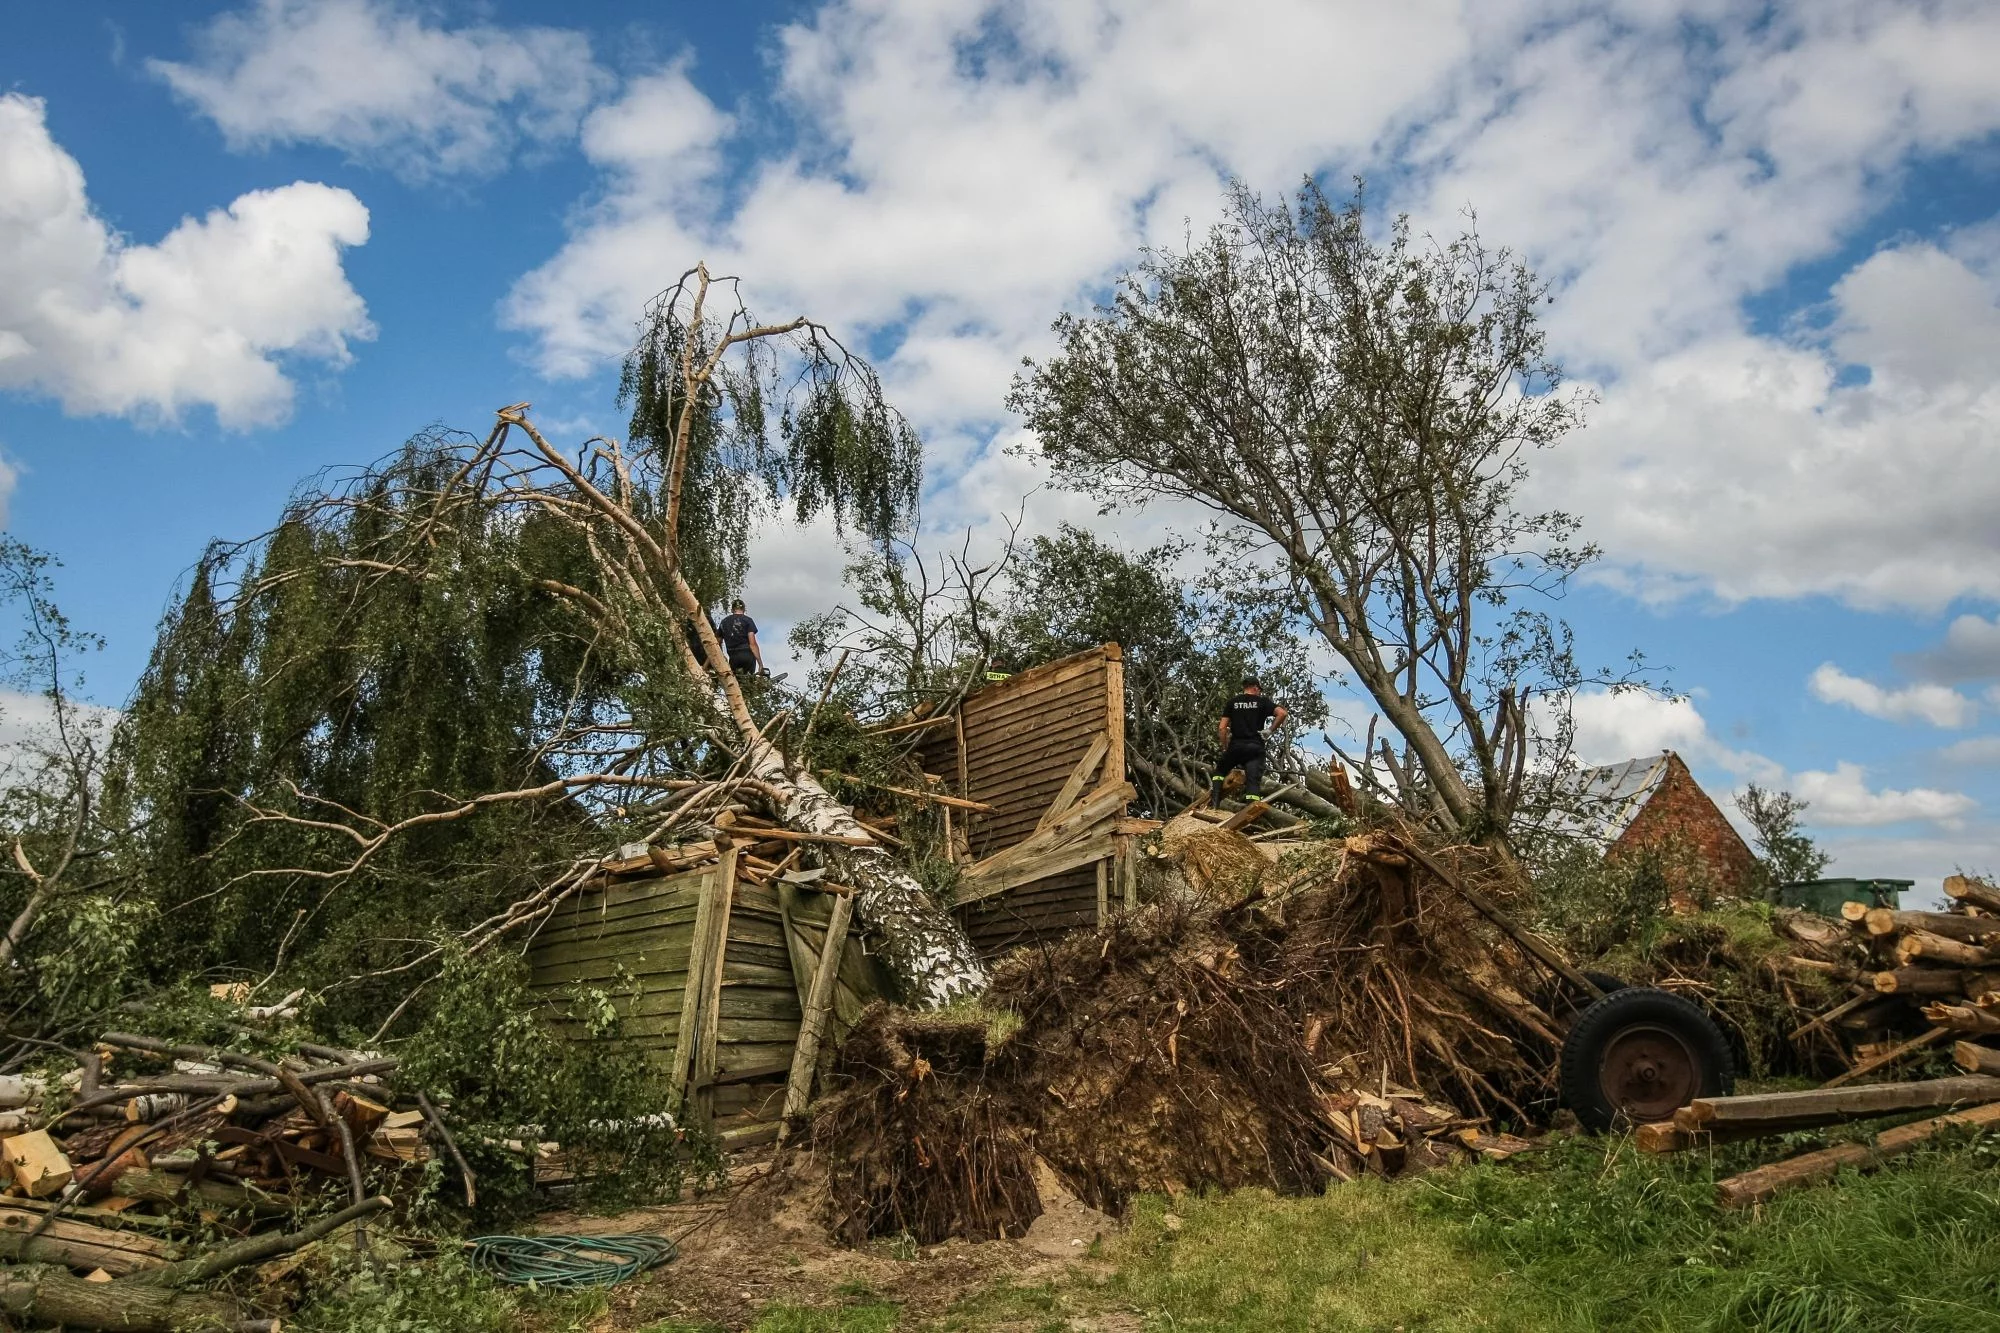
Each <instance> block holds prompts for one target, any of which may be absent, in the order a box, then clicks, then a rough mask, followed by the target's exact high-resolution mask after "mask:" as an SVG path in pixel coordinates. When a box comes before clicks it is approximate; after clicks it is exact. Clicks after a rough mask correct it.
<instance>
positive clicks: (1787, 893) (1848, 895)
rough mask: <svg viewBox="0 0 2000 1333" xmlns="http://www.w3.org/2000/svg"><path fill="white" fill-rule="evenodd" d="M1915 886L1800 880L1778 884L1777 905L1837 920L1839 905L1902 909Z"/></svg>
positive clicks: (1896, 882) (1880, 881) (1885, 881)
mask: <svg viewBox="0 0 2000 1333" xmlns="http://www.w3.org/2000/svg"><path fill="white" fill-rule="evenodd" d="M1915 886H1916V881H1915V880H1913V879H1802V880H1799V881H1797V882H1796V883H1792V884H1780V885H1779V886H1778V902H1779V903H1780V904H1781V905H1782V906H1785V907H1803V908H1805V909H1806V910H1807V911H1809V912H1818V913H1819V914H1820V915H1821V916H1830V917H1833V918H1835V919H1838V918H1839V916H1840V905H1841V904H1842V903H1867V904H1868V905H1869V906H1870V907H1901V906H1902V905H1903V890H1905V889H1908V888H1914V887H1915Z"/></svg>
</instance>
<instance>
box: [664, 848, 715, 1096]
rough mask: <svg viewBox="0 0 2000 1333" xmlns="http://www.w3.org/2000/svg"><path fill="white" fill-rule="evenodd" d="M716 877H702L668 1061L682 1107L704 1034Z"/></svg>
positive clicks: (669, 1077) (670, 1081)
mask: <svg viewBox="0 0 2000 1333" xmlns="http://www.w3.org/2000/svg"><path fill="white" fill-rule="evenodd" d="M716 888H717V884H716V878H715V875H714V874H713V873H710V874H707V875H704V876H702V881H701V889H700V890H699V894H700V896H699V897H698V898H697V899H696V901H695V909H694V933H693V934H692V935H690V936H688V961H687V981H686V983H685V984H684V985H683V986H682V987H681V1015H680V1021H679V1023H677V1024H676V1025H675V1030H674V1053H673V1058H672V1059H671V1060H670V1061H669V1062H668V1070H667V1081H668V1086H669V1088H670V1089H671V1090H672V1092H673V1093H674V1094H675V1096H676V1099H677V1101H678V1102H679V1104H680V1106H681V1107H682V1108H685V1107H686V1106H687V1103H688V1079H689V1076H690V1074H691V1072H692V1070H693V1068H694V1047H695V1042H696V1040H697V1038H698V1037H699V1035H700V1032H701V1026H700V1024H701V979H702V978H703V977H705V976H707V975H708V951H707V947H706V946H707V943H708V927H709V922H710V921H711V920H712V919H713V918H714V916H715V895H716Z"/></svg>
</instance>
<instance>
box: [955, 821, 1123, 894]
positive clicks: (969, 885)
mask: <svg viewBox="0 0 2000 1333" xmlns="http://www.w3.org/2000/svg"><path fill="white" fill-rule="evenodd" d="M1111 852H1112V843H1111V835H1110V834H1108V833H1107V834H1104V835H1103V836H1101V837H1095V838H1083V839H1080V840H1078V841H1076V842H1070V843H1065V844H1064V845H1062V846H1060V847H1056V848H1053V849H1051V850H1049V851H1045V852H1042V853H1040V854H1038V855H1035V856H1031V857H1025V858H1020V859H1016V860H1013V861H1010V862H1009V863H1008V864H1006V865H1004V866H1001V867H999V868H998V869H995V870H993V871H991V872H989V873H987V874H983V875H981V876H979V877H978V878H977V879H972V878H970V877H967V878H966V879H961V880H960V881H959V887H958V893H957V897H956V898H955V899H954V905H958V906H962V905H964V904H966V903H976V902H979V901H981V900H982V899H986V898H991V897H993V896H994V895H996V894H1001V893H1005V892H1007V890H1009V889H1013V888H1018V887H1019V886H1021V885H1023V884H1032V883H1034V882H1035V881H1036V880H1039V879H1046V878H1048V877H1049V876H1051V875H1059V874H1061V873H1062V872H1063V871H1065V870H1074V869H1077V868H1078V867H1080V866H1087V865H1089V864H1090V863H1091V862H1093V861H1101V860H1103V859H1105V858H1106V857H1108V856H1110V855H1111Z"/></svg>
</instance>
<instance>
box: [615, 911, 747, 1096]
mask: <svg viewBox="0 0 2000 1333" xmlns="http://www.w3.org/2000/svg"><path fill="white" fill-rule="evenodd" d="M731 887H732V886H731V885H728V884H725V883H723V882H722V880H721V877H720V876H719V875H717V874H715V873H714V872H713V871H711V872H710V873H709V875H708V876H707V879H706V882H705V883H704V884H703V885H702V891H701V904H700V907H699V910H698V911H697V912H696V914H695V920H694V940H693V944H692V947H691V949H690V953H689V962H688V972H687V983H686V987H685V989H684V990H683V992H682V998H681V1006H680V1013H679V1015H678V1018H677V1022H676V1028H675V1035H674V1053H673V1058H672V1062H671V1064H670V1066H669V1074H668V1078H669V1087H670V1088H671V1089H672V1090H673V1096H674V1098H675V1101H676V1103H677V1104H679V1105H682V1106H685V1104H686V1100H687V1094H688V1083H689V1081H690V1080H691V1079H692V1078H693V1077H694V1052H695V1046H696V1044H697V1043H698V1042H699V1040H700V1036H701V1023H700V1018H701V987H702V979H703V977H704V976H705V975H706V974H707V971H708V957H707V954H708V950H709V949H710V948H711V947H714V946H713V945H712V944H711V941H712V940H713V938H714V929H713V927H714V923H715V913H716V900H717V899H718V898H721V897H724V896H726V895H727V894H728V893H729V892H730V890H731ZM633 1035H635V1036H636V1035H639V1034H637V1033H635V1034H633Z"/></svg>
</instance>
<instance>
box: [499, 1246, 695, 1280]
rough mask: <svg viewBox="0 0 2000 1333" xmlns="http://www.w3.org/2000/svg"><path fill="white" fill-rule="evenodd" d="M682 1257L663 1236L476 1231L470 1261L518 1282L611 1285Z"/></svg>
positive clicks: (500, 1276) (501, 1276) (501, 1278)
mask: <svg viewBox="0 0 2000 1333" xmlns="http://www.w3.org/2000/svg"><path fill="white" fill-rule="evenodd" d="M678 1257H680V1250H679V1248H678V1247H677V1246H675V1244H674V1243H673V1242H672V1241H670V1240H668V1239H667V1238H666V1237H664V1236H478V1237H475V1238H474V1239H473V1241H472V1266H473V1267H474V1268H475V1269H477V1270H479V1271H480V1272H482V1273H485V1274H487V1275H488V1276H490V1277H493V1278H496V1279H498V1280H499V1281H501V1282H511V1283H513V1284H515V1285H516V1286H528V1285H530V1284H533V1285H534V1286H537V1287H555V1288H558V1289H564V1288H576V1287H610V1286H615V1285H616V1284H618V1283H620V1282H623V1281H625V1280H627V1279H628V1278H635V1277H637V1276H639V1274H641V1273H643V1272H645V1271H646V1270H647V1269H649V1268H657V1267H659V1266H660V1265H661V1264H664V1263H667V1262H668V1261H670V1260H673V1259H676V1258H678Z"/></svg>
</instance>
